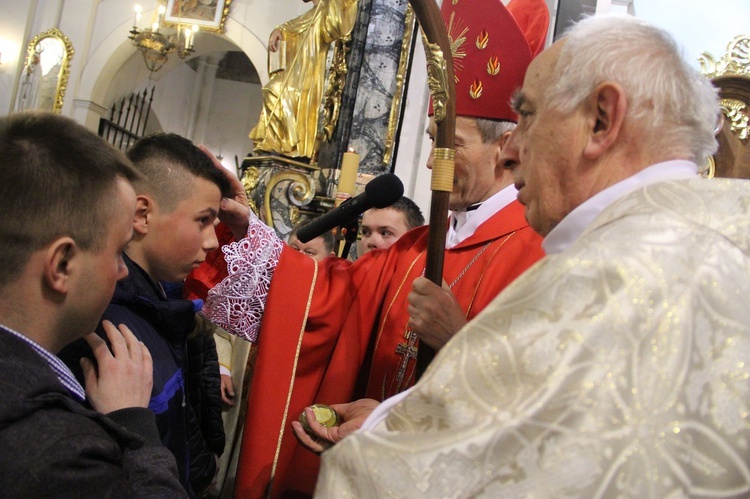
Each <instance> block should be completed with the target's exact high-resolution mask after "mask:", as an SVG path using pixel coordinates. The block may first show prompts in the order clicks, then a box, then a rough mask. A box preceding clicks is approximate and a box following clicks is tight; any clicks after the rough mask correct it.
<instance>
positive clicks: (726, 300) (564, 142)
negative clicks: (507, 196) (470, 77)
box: [297, 16, 750, 499]
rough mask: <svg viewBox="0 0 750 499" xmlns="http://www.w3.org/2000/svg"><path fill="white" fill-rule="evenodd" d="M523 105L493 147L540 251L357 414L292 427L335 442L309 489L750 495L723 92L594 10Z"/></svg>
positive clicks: (744, 204)
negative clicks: (421, 367) (396, 388)
mask: <svg viewBox="0 0 750 499" xmlns="http://www.w3.org/2000/svg"><path fill="white" fill-rule="evenodd" d="M514 108H515V109H516V110H517V112H518V115H519V120H518V126H517V127H516V129H515V130H514V131H513V133H512V134H511V136H510V138H509V139H508V142H507V143H506V146H505V147H504V148H503V154H504V161H505V165H506V167H507V168H509V169H511V170H512V171H513V177H514V181H515V185H516V187H517V188H518V190H519V193H518V199H519V201H520V202H521V203H522V204H524V205H525V207H526V218H527V220H528V221H529V223H530V225H531V226H532V227H533V228H534V229H535V230H536V231H537V232H539V233H540V234H542V235H544V236H545V239H544V243H543V246H544V249H545V251H546V252H547V256H546V257H545V258H543V259H542V260H540V261H539V262H537V264H536V265H535V266H533V267H531V268H530V269H529V270H527V271H526V272H525V273H524V274H523V275H521V277H520V278H518V279H517V280H516V281H514V282H513V283H511V284H510V286H508V287H507V288H505V290H504V291H502V292H501V293H500V295H499V296H498V297H497V298H496V299H495V300H494V301H493V302H492V303H491V304H490V305H489V306H488V307H487V308H485V309H484V310H483V311H482V313H480V314H479V315H478V316H477V317H476V318H475V319H474V320H473V321H471V322H470V323H469V324H467V325H466V326H465V327H464V328H463V329H462V330H461V331H460V332H459V333H458V334H456V335H455V336H454V337H453V338H452V339H451V340H450V341H449V342H448V343H447V344H446V345H445V346H444V347H443V348H442V349H441V350H440V351H439V352H438V355H437V356H436V357H435V359H434V361H433V362H432V364H431V365H430V366H429V368H428V369H427V371H426V372H425V374H424V376H423V377H422V378H421V380H420V381H419V383H417V384H416V385H415V386H414V387H413V388H412V389H411V390H410V391H408V392H404V393H402V394H399V395H397V396H395V397H392V398H391V399H388V400H386V401H385V402H383V403H382V404H380V405H379V406H378V407H377V408H375V410H374V411H372V412H371V414H369V417H367V420H366V421H364V424H362V426H361V428H360V429H359V430H357V431H355V432H354V433H351V434H349V436H346V437H344V438H343V439H341V438H340V437H341V436H342V435H343V434H345V433H347V432H348V431H351V430H352V429H353V427H356V426H357V421H358V420H359V421H360V422H361V419H363V418H362V410H363V409H365V408H366V405H367V403H366V402H365V403H364V404H363V402H362V401H358V402H353V403H351V404H342V405H340V406H334V408H335V409H338V410H339V414H340V416H341V417H342V418H343V420H344V423H343V424H342V425H341V426H339V427H333V428H323V427H322V426H321V425H320V424H317V423H316V422H315V421H311V426H312V427H313V430H314V431H315V432H316V433H317V435H319V437H320V439H319V440H316V441H312V440H311V439H310V438H309V436H308V435H306V434H305V433H304V432H297V434H298V435H299V436H300V438H305V439H306V440H307V442H306V443H307V444H308V445H309V446H310V447H312V448H317V449H318V450H322V447H323V445H322V444H321V442H322V441H323V440H321V439H327V440H328V441H336V440H340V441H339V442H338V443H337V444H336V445H334V446H333V448H331V449H330V450H326V451H325V452H324V453H323V458H322V468H321V473H320V476H319V479H318V487H317V489H316V495H317V496H319V497H409V498H414V497H472V498H475V497H492V498H505V497H507V498H532V497H533V498H537V499H538V498H560V497H565V498H603V497H607V498H609V497H611V498H624V497H633V498H646V497H650V498H666V497H670V498H678V497H679V498H684V497H748V495H750V418H749V417H748V413H749V412H750V382H749V380H750V298H748V297H750V276H749V275H748V269H750V183H749V182H748V181H747V180H729V179H705V178H701V177H700V176H699V175H698V167H697V165H698V164H704V162H705V158H706V157H707V156H708V155H710V154H712V153H713V152H714V151H715V150H716V141H715V139H714V132H713V129H714V127H715V126H716V123H717V119H718V116H719V107H718V102H717V96H716V92H715V90H714V89H713V88H711V86H710V84H709V82H708V81H707V80H706V79H705V78H703V77H701V76H700V75H698V74H697V72H696V71H695V70H694V69H693V68H692V67H690V65H689V64H687V63H686V62H684V61H683V60H682V59H681V57H680V52H679V49H678V48H677V47H676V45H675V44H674V41H673V40H672V39H671V37H670V36H669V35H668V34H667V33H666V32H664V31H662V30H659V29H656V28H654V27H653V26H650V25H648V24H647V23H645V22H643V21H641V20H638V19H636V18H634V17H630V16H612V17H610V16H604V17H591V18H588V19H585V20H584V21H581V22H580V23H578V24H577V25H576V26H575V27H574V28H573V29H572V30H571V31H570V32H569V33H568V34H567V35H566V36H565V37H564V38H563V39H562V40H560V41H558V42H557V43H555V44H554V45H553V46H552V47H551V48H550V49H548V50H546V51H544V52H542V54H541V55H540V56H539V57H537V58H536V59H535V60H534V61H533V62H532V63H531V65H530V66H529V68H528V70H527V72H526V78H525V80H524V84H523V88H522V90H521V91H520V93H519V94H517V96H516V98H515V99H514ZM306 411H307V414H308V420H310V419H314V416H313V415H312V412H311V411H310V410H309V409H306ZM365 412H368V411H365ZM358 413H359V415H358ZM316 446H317V447H316Z"/></svg>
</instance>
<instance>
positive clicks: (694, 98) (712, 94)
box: [547, 15, 720, 165]
mask: <svg viewBox="0 0 750 499" xmlns="http://www.w3.org/2000/svg"><path fill="white" fill-rule="evenodd" d="M565 40H566V42H565V45H564V46H563V48H562V50H561V52H560V57H559V59H558V62H557V67H556V69H555V73H556V74H555V80H556V81H557V82H556V83H555V84H554V85H553V86H552V87H551V88H550V92H549V93H548V95H547V99H548V100H547V104H548V105H549V106H550V107H552V108H556V109H558V110H560V111H561V112H572V111H573V110H574V109H576V108H577V107H578V106H579V105H581V104H582V103H583V101H584V100H585V99H586V98H587V97H588V96H589V95H591V93H592V92H593V91H594V89H595V88H596V87H597V86H598V85H600V84H601V83H604V82H606V81H613V82H616V83H618V84H619V85H621V86H622V87H623V88H624V89H625V92H626V93H627V96H628V115H627V118H629V119H630V120H632V122H633V123H635V124H636V126H638V127H639V128H640V129H641V130H642V131H644V133H645V134H646V135H645V136H647V137H652V138H653V139H654V140H653V141H650V142H649V145H650V146H652V147H657V148H659V149H661V150H668V151H670V152H679V153H680V154H692V160H693V161H695V162H696V163H698V164H699V165H700V164H702V163H703V161H704V159H705V158H707V157H708V156H710V155H711V154H713V153H714V152H715V151H716V149H717V143H716V140H715V138H714V129H715V128H716V124H717V122H718V118H719V113H720V110H719V105H718V97H717V92H716V89H715V88H714V87H713V86H712V85H711V83H710V82H709V81H708V79H707V78H705V77H704V76H702V75H701V74H700V73H699V72H698V71H697V70H695V69H693V68H692V67H690V66H689V65H688V63H687V62H686V61H685V59H684V58H683V56H682V53H681V51H680V49H679V48H678V46H677V44H676V43H675V41H674V40H673V38H672V37H671V36H670V35H669V33H667V32H666V31H664V30H662V29H660V28H657V27H655V26H653V25H651V24H649V23H647V22H645V21H643V20H640V19H637V18H635V17H633V16H628V15H606V16H597V17H589V18H586V19H583V20H582V21H580V22H578V23H577V24H575V25H574V26H573V27H572V28H571V29H570V30H569V31H568V32H567V33H566V35H565ZM644 145H645V144H644Z"/></svg>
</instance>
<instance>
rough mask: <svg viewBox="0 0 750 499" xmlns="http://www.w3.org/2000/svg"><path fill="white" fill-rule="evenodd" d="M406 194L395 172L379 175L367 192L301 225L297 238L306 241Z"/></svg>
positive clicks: (390, 203)
mask: <svg viewBox="0 0 750 499" xmlns="http://www.w3.org/2000/svg"><path fill="white" fill-rule="evenodd" d="M403 195H404V184H402V183H401V180H400V179H399V178H398V177H397V176H396V175H394V174H393V173H386V174H383V175H379V176H377V177H375V178H374V179H372V180H370V181H369V182H367V185H365V192H363V193H362V194H360V195H359V196H354V197H352V198H349V199H347V200H346V201H344V202H343V203H341V204H340V205H339V206H338V207H336V208H334V209H332V210H331V211H329V212H328V213H326V214H324V215H321V216H319V217H318V218H316V219H314V220H312V221H311V222H310V223H308V224H305V225H304V226H302V227H300V229H299V230H298V231H297V239H299V240H300V242H303V243H306V242H308V241H311V240H312V239H315V238H316V237H318V236H320V235H321V234H324V233H326V232H328V231H329V230H331V229H333V228H334V227H339V226H340V225H344V224H346V223H348V222H350V221H351V220H353V219H354V218H356V217H358V216H359V215H361V214H362V213H364V212H365V211H367V210H369V209H370V208H387V207H388V206H390V205H392V204H393V203H395V202H396V201H398V200H399V199H400V198H401V196H403Z"/></svg>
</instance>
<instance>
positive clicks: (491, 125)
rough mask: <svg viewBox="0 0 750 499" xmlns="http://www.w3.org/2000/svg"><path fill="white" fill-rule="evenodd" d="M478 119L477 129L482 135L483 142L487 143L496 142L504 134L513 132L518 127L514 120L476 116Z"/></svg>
mask: <svg viewBox="0 0 750 499" xmlns="http://www.w3.org/2000/svg"><path fill="white" fill-rule="evenodd" d="M476 120H477V129H478V130H479V134H480V135H481V136H482V142H483V143H485V144H487V143H489V142H495V141H496V140H497V139H499V138H500V137H502V136H503V134H505V133H508V132H512V131H513V129H514V128H516V124H515V123H513V122H512V121H505V120H491V119H488V118H476Z"/></svg>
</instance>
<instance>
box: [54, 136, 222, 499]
mask: <svg viewBox="0 0 750 499" xmlns="http://www.w3.org/2000/svg"><path fill="white" fill-rule="evenodd" d="M127 155H128V158H129V159H130V160H131V161H132V162H133V163H134V164H135V166H136V168H137V169H138V171H139V172H140V173H141V174H142V178H141V179H139V180H137V181H135V182H134V183H133V187H134V188H135V191H136V209H135V219H134V225H133V228H134V235H133V240H132V241H130V243H129V244H128V246H127V248H126V249H125V253H124V255H123V258H124V260H125V264H126V265H127V267H128V270H129V276H128V277H127V278H126V279H123V280H122V281H121V282H120V283H118V285H117V289H116V290H115V294H114V297H113V299H112V301H111V302H110V304H109V306H108V307H107V310H106V311H105V312H104V315H103V318H104V319H108V320H111V321H113V322H116V323H124V324H126V325H127V326H128V327H129V328H130V329H132V330H133V333H134V334H135V336H136V337H137V338H138V339H139V340H140V341H142V342H143V343H144V344H145V345H146V346H147V347H148V348H149V350H150V351H151V354H152V356H153V358H154V373H153V374H154V376H153V377H154V379H153V383H154V384H153V391H152V394H151V401H150V403H149V408H150V409H151V410H152V411H153V412H154V413H155V414H156V420H157V424H158V426H159V431H160V434H161V438H162V442H163V443H164V445H165V446H167V448H169V449H170V450H171V451H172V453H173V454H174V455H175V458H176V459H177V466H178V469H179V473H180V481H181V482H182V484H183V486H184V487H185V489H186V490H187V492H188V493H189V494H190V495H200V494H201V493H202V492H203V491H204V490H206V489H207V488H208V487H210V486H211V483H212V481H213V480H214V477H215V475H216V470H217V465H216V461H217V455H218V454H221V453H222V451H223V448H224V434H223V427H222V424H221V402H220V378H219V367H218V361H217V360H216V352H215V350H216V347H215V343H214V341H213V338H212V337H211V335H197V336H196V335H192V336H190V339H188V335H190V333H191V332H193V330H194V329H195V325H196V322H195V312H196V311H197V310H196V309H199V307H198V306H196V305H195V304H194V302H192V301H190V300H182V299H170V298H168V297H167V295H166V293H165V291H164V289H163V287H162V285H161V284H160V283H161V282H170V283H171V282H180V281H182V280H183V279H184V278H185V277H186V276H187V274H188V273H189V272H190V271H191V270H193V269H194V268H197V267H198V265H199V264H200V263H201V262H202V261H203V260H204V259H205V257H206V253H208V252H210V251H212V250H214V249H216V248H217V247H218V241H217V239H216V235H215V233H214V221H215V219H216V217H217V214H218V212H219V205H220V203H221V198H222V196H223V195H225V194H226V193H227V191H228V182H227V180H226V178H225V177H224V176H223V175H222V173H221V172H219V171H218V170H217V169H216V168H215V167H214V165H213V163H212V161H211V160H210V159H209V158H208V157H207V156H206V155H205V153H203V152H202V151H201V150H200V149H198V148H197V147H196V146H195V145H194V144H193V143H192V142H191V141H189V140H188V139H185V138H183V137H180V136H179V135H175V134H157V135H153V136H150V137H146V138H144V139H141V140H140V141H138V142H137V143H136V144H135V145H134V146H133V147H132V148H131V149H130V150H129V151H128V152H127ZM99 332H100V334H101V331H99ZM188 341H190V343H188ZM196 345H197V346H196ZM196 356H197V357H198V361H197V362H193V359H195V358H196ZM73 358H75V355H73ZM66 359H68V362H69V363H74V362H77V360H73V361H72V362H71V360H70V357H68V356H66ZM189 360H190V364H191V367H198V369H195V368H193V369H189V368H188V361H189ZM206 362H208V364H206ZM196 364H197V365H196ZM203 388H206V389H207V390H208V393H205V392H201V389H203ZM204 395H205V396H204ZM197 399H200V400H197ZM207 403H208V404H210V407H211V408H213V411H212V410H211V409H210V408H209V410H208V415H206V406H205V404H207ZM217 435H218V437H217Z"/></svg>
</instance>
